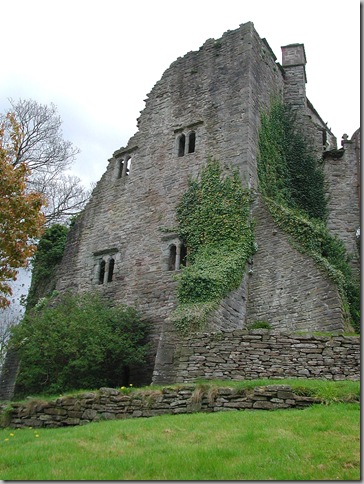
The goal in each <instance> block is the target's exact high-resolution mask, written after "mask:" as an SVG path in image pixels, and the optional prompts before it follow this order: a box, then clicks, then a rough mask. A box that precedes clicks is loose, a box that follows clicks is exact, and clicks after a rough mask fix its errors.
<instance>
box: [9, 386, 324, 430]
mask: <svg viewBox="0 0 364 484" xmlns="http://www.w3.org/2000/svg"><path fill="white" fill-rule="evenodd" d="M313 403H319V400H317V399H315V398H313V397H308V396H301V395H296V394H295V393H294V391H293V390H292V389H291V387H290V386H289V385H267V386H265V387H264V386H261V387H256V388H254V389H239V390H238V389H233V388H228V387H224V388H218V387H208V386H207V385H205V386H203V385H199V386H192V385H190V386H182V387H179V388H171V387H166V388H163V389H162V390H150V391H138V390H132V391H131V392H130V393H129V394H125V393H124V392H123V391H122V390H121V391H119V390H116V389H113V388H101V389H100V390H99V391H97V392H88V393H83V394H79V395H77V396H64V397H60V398H57V399H56V400H55V401H50V402H42V401H37V400H32V401H29V402H26V403H12V404H11V408H7V409H6V407H5V405H3V408H2V413H3V415H2V425H3V426H5V427H12V428H27V427H36V428H38V427H62V426H66V425H84V424H87V423H90V422H98V421H100V420H114V419H125V418H135V417H154V416H157V415H164V414H180V413H193V412H219V411H233V410H235V411H236V410H276V409H282V408H283V409H289V408H298V409H302V408H304V407H307V406H309V405H312V404H313ZM0 410H1V407H0Z"/></svg>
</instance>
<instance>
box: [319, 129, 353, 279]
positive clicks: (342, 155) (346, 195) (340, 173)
mask: <svg viewBox="0 0 364 484" xmlns="http://www.w3.org/2000/svg"><path fill="white" fill-rule="evenodd" d="M324 167H325V178H326V180H327V188H328V208H329V217H328V222H327V226H328V228H329V230H330V232H331V233H333V234H334V235H336V236H337V237H338V238H340V239H341V240H342V241H343V242H344V244H345V247H346V250H347V251H348V252H349V254H351V255H352V256H353V259H352V265H353V268H355V269H356V271H357V272H359V268H360V260H359V251H358V247H357V239H356V231H357V230H358V228H359V227H360V131H359V130H358V131H356V132H355V133H354V135H353V137H352V139H351V140H349V139H348V140H345V141H343V147H342V149H340V150H332V151H329V152H327V153H325V161H324Z"/></svg>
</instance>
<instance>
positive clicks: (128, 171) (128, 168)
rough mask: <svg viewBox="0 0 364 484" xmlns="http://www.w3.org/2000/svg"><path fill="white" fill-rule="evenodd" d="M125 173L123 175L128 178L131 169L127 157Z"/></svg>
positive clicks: (129, 159) (129, 160)
mask: <svg viewBox="0 0 364 484" xmlns="http://www.w3.org/2000/svg"><path fill="white" fill-rule="evenodd" d="M125 163H126V171H125V175H126V176H128V175H129V174H130V168H131V158H130V157H129V158H128V159H127V160H126V162H125Z"/></svg>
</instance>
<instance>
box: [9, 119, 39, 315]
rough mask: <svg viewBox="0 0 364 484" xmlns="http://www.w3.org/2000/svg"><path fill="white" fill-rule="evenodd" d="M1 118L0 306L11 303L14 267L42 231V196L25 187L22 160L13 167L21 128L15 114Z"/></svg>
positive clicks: (25, 168)
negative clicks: (13, 157) (6, 133)
mask: <svg viewBox="0 0 364 484" xmlns="http://www.w3.org/2000/svg"><path fill="white" fill-rule="evenodd" d="M5 119H6V124H7V125H8V127H9V128H8V136H5V122H4V121H1V120H0V308H3V307H6V306H8V305H9V304H10V301H9V299H8V297H9V296H11V294H12V290H11V287H10V285H9V281H11V280H16V275H17V272H18V271H17V269H19V268H20V267H25V266H26V265H27V262H28V259H29V257H31V256H32V255H33V254H34V252H35V250H36V245H35V243H34V240H35V239H36V238H38V237H39V236H40V235H41V234H42V232H43V223H44V216H43V214H42V205H43V203H44V199H43V197H42V195H41V194H39V193H38V192H36V191H29V190H28V189H27V182H28V179H29V168H28V166H27V165H26V164H25V163H19V165H18V166H17V167H14V165H13V163H12V155H13V153H14V151H15V150H16V149H17V148H18V146H19V143H20V140H21V137H22V131H21V128H20V126H19V124H18V123H17V122H16V120H15V118H14V116H12V115H11V114H8V115H7V116H6V118H5Z"/></svg>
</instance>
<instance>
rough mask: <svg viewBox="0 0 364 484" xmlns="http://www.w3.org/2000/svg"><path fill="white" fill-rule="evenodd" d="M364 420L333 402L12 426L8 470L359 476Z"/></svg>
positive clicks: (25, 474) (174, 476) (17, 474)
mask: <svg viewBox="0 0 364 484" xmlns="http://www.w3.org/2000/svg"><path fill="white" fill-rule="evenodd" d="M359 419H360V410H359V404H358V403H351V404H350V403H335V404H331V405H328V406H325V405H315V406H313V407H311V408H307V409H305V410H288V411H286V410H278V411H274V412H267V411H242V412H237V411H235V412H219V413H214V414H192V415H164V416H161V417H154V418H149V419H145V418H142V419H130V420H122V421H120V420H119V421H107V422H100V423H96V424H90V425H86V426H82V427H71V428H67V427H64V428H60V429H40V430H39V431H35V430H33V429H26V430H9V429H4V430H1V431H0V479H4V480H268V479H273V480H337V479H339V480H358V479H360V435H359V434H360V423H359ZM10 434H13V435H10ZM37 435H38V437H37ZM6 439H7V440H6Z"/></svg>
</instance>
